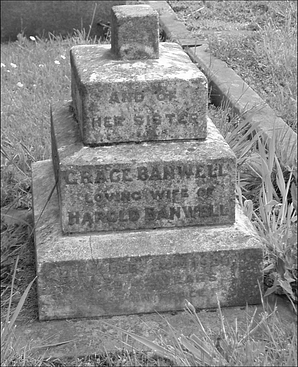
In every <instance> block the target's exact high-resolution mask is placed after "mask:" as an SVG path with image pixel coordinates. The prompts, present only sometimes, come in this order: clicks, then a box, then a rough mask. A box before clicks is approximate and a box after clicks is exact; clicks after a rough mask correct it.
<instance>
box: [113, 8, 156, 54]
mask: <svg viewBox="0 0 298 367" xmlns="http://www.w3.org/2000/svg"><path fill="white" fill-rule="evenodd" d="M111 15H112V16H111V51H112V52H113V53H114V55H115V56H117V57H118V58H120V59H122V60H146V59H158V57H159V22H158V13H157V12H156V11H155V10H153V9H152V8H151V7H150V6H149V5H122V6H114V7H113V8H112V14H111Z"/></svg>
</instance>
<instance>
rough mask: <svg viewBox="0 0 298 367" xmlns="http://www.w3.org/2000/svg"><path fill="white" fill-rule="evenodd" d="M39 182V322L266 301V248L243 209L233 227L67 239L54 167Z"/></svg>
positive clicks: (40, 171)
mask: <svg viewBox="0 0 298 367" xmlns="http://www.w3.org/2000/svg"><path fill="white" fill-rule="evenodd" d="M32 178H33V186H32V187H33V203H34V218H35V246H36V261H37V276H38V278H37V286H38V304H39V319H40V320H50V319H61V318H79V317H91V316H111V315H121V314H135V313H146V312H155V311H171V310H180V309H183V308H184V299H187V300H188V301H190V302H191V303H192V304H193V305H194V306H195V307H197V308H213V307H217V296H218V299H219V301H220V303H221V306H223V307H224V306H245V305H246V303H249V304H256V303H259V302H260V291H259V287H258V280H259V281H260V282H261V274H262V273H261V264H262V257H263V255H262V246H261V243H260V242H259V240H258V237H257V236H256V235H255V232H254V230H253V228H252V226H251V224H250V222H249V220H248V219H247V218H246V217H244V216H243V214H242V213H241V212H239V210H237V211H236V223H235V224H234V225H230V226H218V227H202V228H197V227H191V228H180V229H179V228H174V229H170V230H169V229H160V230H148V231H147V230H143V231H133V232H131V231H130V232H129V231H124V232H118V233H106V234H98V233H97V234H91V233H89V234H85V235H76V236H63V235H62V232H61V226H60V222H59V208H58V200H57V194H56V191H54V193H53V195H52V197H51V199H50V201H49V202H48V203H47V199H48V197H49V194H50V192H51V190H52V187H53V186H54V182H55V180H54V174H53V167H52V162H51V161H43V162H37V163H34V164H33V165H32ZM46 203H47V205H46V207H45V210H44V212H43V214H42V215H41V213H42V211H43V209H44V206H45V204H46ZM40 215H41V216H40Z"/></svg>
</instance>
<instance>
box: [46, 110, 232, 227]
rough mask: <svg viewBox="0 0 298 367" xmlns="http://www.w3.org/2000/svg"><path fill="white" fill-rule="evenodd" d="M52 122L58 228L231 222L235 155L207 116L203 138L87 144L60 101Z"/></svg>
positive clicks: (169, 225) (191, 224)
mask: <svg viewBox="0 0 298 367" xmlns="http://www.w3.org/2000/svg"><path fill="white" fill-rule="evenodd" d="M53 122H54V127H53V134H52V136H53V144H52V148H53V151H54V156H55V157H57V158H58V161H57V162H56V163H55V162H54V163H55V167H56V168H55V171H56V172H57V173H56V175H57V177H59V192H60V205H61V220H62V229H63V232H64V233H75V232H88V231H111V230H124V229H140V228H160V227H175V226H176V227H181V226H194V225H201V226H202V225H218V224H232V223H234V219H235V201H234V190H235V187H234V184H235V168H236V167H235V165H236V163H235V161H236V159H235V156H234V154H233V152H232V151H231V149H230V148H229V146H228V144H227V143H226V142H225V141H224V139H223V138H222V137H221V135H220V134H219V132H218V130H217V129H216V128H215V126H214V125H213V123H212V122H211V121H210V120H208V136H207V139H206V140H204V141H174V142H159V143H141V144H119V145H115V146H101V147H94V148H91V147H85V146H83V144H82V143H81V142H80V141H79V131H78V129H77V126H76V124H75V121H74V120H73V118H72V116H71V114H70V112H69V110H68V108H67V106H65V107H63V108H62V109H60V110H59V111H57V112H56V113H55V114H54V119H53ZM55 149H56V150H55ZM54 161H55V159H54Z"/></svg>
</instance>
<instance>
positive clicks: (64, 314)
mask: <svg viewBox="0 0 298 367" xmlns="http://www.w3.org/2000/svg"><path fill="white" fill-rule="evenodd" d="M111 32H112V35H111V45H83V46H75V47H73V48H72V49H71V51H70V59H71V69H72V70H71V71H72V80H71V90H72V105H71V109H70V108H69V104H66V105H64V106H62V107H61V108H60V109H59V110H57V111H55V113H54V115H53V120H52V151H53V154H52V156H53V160H52V162H51V164H52V166H53V167H51V166H49V164H46V165H45V164H44V163H43V162H38V163H37V164H35V165H34V167H33V197H34V201H33V204H34V215H35V220H36V230H35V243H36V259H37V274H38V301H39V318H40V320H48V319H55V318H70V317H90V316H107V315H121V314H130V313H143V312H154V311H169V310H179V309H183V305H184V299H185V298H186V299H188V300H189V301H190V302H192V303H193V304H194V306H195V307H216V305H217V297H218V298H219V300H220V301H221V303H222V305H223V306H235V305H245V304H246V303H247V302H248V303H258V302H259V301H260V295H259V288H258V284H257V280H258V279H259V278H260V277H261V261H262V249H261V245H260V243H259V241H258V239H257V238H256V236H255V235H254V232H253V230H252V229H251V228H250V229H247V228H248V227H249V224H248V223H247V219H245V218H244V217H243V215H242V214H241V212H239V210H238V211H236V216H235V198H234V189H235V188H234V185H235V175H236V159H235V156H234V154H233V152H232V151H231V149H230V148H229V146H228V145H227V144H226V142H225V141H224V139H223V138H222V136H221V135H220V134H219V132H218V131H217V129H216V128H215V126H214V125H213V123H212V122H211V121H210V119H208V118H207V98H208V86H207V80H206V77H205V76H204V75H203V74H202V72H200V71H199V69H198V68H197V67H196V66H195V65H194V64H193V63H192V62H191V60H190V59H189V58H188V56H187V55H186V54H185V53H184V52H183V50H182V48H181V47H180V46H178V45H177V44H174V43H167V42H165V43H161V44H159V39H158V35H159V29H158V14H157V13H156V12H155V11H154V10H153V9H152V8H151V7H150V6H148V5H129V6H128V5H127V6H126V5H125V6H115V7H113V8H112V26H111ZM53 172H54V174H53ZM54 175H55V178H54ZM49 182H53V183H54V182H56V183H57V194H56V193H55V194H54V195H53V198H51V200H50V202H49V203H48V205H47V208H46V210H44V211H43V208H44V206H43V204H42V203H43V202H44V201H45V196H46V193H47V192H49ZM46 187H47V188H46ZM40 214H42V215H41V216H40Z"/></svg>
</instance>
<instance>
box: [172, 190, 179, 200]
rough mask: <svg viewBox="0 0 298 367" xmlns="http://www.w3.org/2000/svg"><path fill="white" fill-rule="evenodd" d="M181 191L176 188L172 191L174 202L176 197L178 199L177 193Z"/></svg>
mask: <svg viewBox="0 0 298 367" xmlns="http://www.w3.org/2000/svg"><path fill="white" fill-rule="evenodd" d="M179 192H180V190H179V189H174V190H173V191H172V198H173V202H175V201H176V199H177V195H178V194H179Z"/></svg>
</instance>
